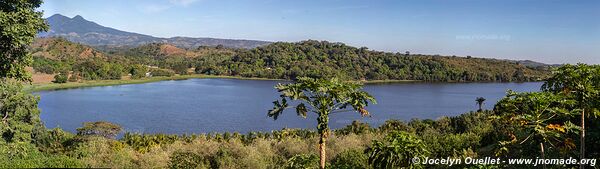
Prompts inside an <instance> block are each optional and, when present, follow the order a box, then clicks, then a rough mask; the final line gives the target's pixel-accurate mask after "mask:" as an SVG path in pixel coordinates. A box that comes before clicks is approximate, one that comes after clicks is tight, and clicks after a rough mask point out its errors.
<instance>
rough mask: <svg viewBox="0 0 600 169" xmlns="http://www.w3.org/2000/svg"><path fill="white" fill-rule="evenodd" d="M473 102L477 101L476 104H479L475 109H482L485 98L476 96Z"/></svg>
mask: <svg viewBox="0 0 600 169" xmlns="http://www.w3.org/2000/svg"><path fill="white" fill-rule="evenodd" d="M475 102H476V103H477V105H479V109H478V110H477V111H479V112H480V111H483V102H485V98H483V97H477V99H475Z"/></svg>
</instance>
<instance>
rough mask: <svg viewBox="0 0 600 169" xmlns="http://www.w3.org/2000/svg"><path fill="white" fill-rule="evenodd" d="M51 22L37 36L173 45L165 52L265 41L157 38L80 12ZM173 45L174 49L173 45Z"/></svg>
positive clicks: (97, 43) (102, 42) (55, 17)
mask: <svg viewBox="0 0 600 169" xmlns="http://www.w3.org/2000/svg"><path fill="white" fill-rule="evenodd" d="M46 21H47V22H48V24H49V25H50V30H48V32H42V33H40V34H38V36H39V37H53V36H60V37H64V38H66V39H69V40H71V41H74V42H80V43H83V44H88V45H92V46H102V45H115V46H139V45H142V44H148V43H155V42H161V43H171V44H172V45H174V46H165V49H164V50H166V51H168V52H175V53H178V51H180V50H178V49H176V48H179V47H181V48H195V47H198V46H217V45H224V46H226V47H232V48H253V47H257V46H261V45H264V44H268V43H269V42H266V41H252V40H233V39H213V38H187V37H180V38H158V37H153V36H149V35H143V34H138V33H133V32H126V31H121V30H118V29H114V28H110V27H105V26H102V25H100V24H97V23H95V22H94V21H89V20H86V19H84V18H83V17H82V16H81V15H76V16H75V17H73V18H69V17H66V16H64V15H61V14H54V15H52V16H51V17H48V18H47V19H46ZM173 47H175V48H173Z"/></svg>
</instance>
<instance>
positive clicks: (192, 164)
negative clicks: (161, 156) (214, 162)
mask: <svg viewBox="0 0 600 169" xmlns="http://www.w3.org/2000/svg"><path fill="white" fill-rule="evenodd" d="M206 164H207V161H206V160H205V159H204V157H202V156H201V155H199V154H196V153H193V152H182V151H176V152H174V153H173V154H172V155H171V160H170V161H169V168H173V169H176V168H204V167H207V165H206Z"/></svg>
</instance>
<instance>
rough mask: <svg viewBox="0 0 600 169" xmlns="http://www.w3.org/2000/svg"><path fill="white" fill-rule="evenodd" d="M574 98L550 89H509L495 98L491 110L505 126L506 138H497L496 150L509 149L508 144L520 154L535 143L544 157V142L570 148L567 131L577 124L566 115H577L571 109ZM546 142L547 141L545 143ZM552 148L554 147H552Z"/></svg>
mask: <svg viewBox="0 0 600 169" xmlns="http://www.w3.org/2000/svg"><path fill="white" fill-rule="evenodd" d="M574 103H575V101H574V100H570V99H568V98H566V97H565V96H564V95H562V94H553V93H550V92H531V93H515V92H512V91H509V93H508V94H507V96H506V97H505V98H503V99H502V100H500V101H498V103H497V104H496V106H495V108H494V111H495V112H496V113H497V114H498V116H496V119H497V120H498V121H499V122H501V124H505V125H504V126H502V127H499V128H503V129H508V130H509V133H507V134H509V135H510V137H509V139H510V140H508V141H501V142H500V146H501V147H500V149H499V151H498V153H499V154H501V153H507V152H509V151H510V150H509V148H508V146H517V147H515V150H518V151H520V152H521V153H516V154H521V155H525V156H526V155H528V153H527V149H531V148H530V147H531V145H533V146H534V147H535V146H536V145H539V152H540V156H541V158H542V159H544V158H545V157H546V150H547V149H545V147H546V145H551V146H554V147H553V148H556V149H563V150H571V149H572V148H574V146H575V145H574V144H573V139H571V138H569V134H570V133H576V131H577V130H578V129H579V127H578V126H576V125H575V124H573V123H571V122H570V121H569V120H570V118H572V117H574V116H576V115H577V112H574V111H571V110H570V109H571V107H573V105H574ZM547 143H548V144H547ZM556 149H554V150H556ZM544 167H545V166H544Z"/></svg>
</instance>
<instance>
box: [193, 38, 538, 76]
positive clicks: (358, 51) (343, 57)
mask: <svg viewBox="0 0 600 169" xmlns="http://www.w3.org/2000/svg"><path fill="white" fill-rule="evenodd" d="M199 60H200V62H199V66H198V68H199V69H200V70H198V72H200V73H208V74H225V75H241V76H248V77H267V78H281V79H293V78H295V77H299V76H311V77H339V78H344V79H353V80H362V79H365V80H424V81H444V82H445V81H469V82H470V81H534V80H540V79H543V78H545V77H546V76H547V75H548V74H549V71H548V68H547V67H543V66H542V67H537V68H531V67H526V66H524V65H520V64H518V63H516V62H514V61H505V60H497V59H482V58H471V57H455V56H452V57H446V56H427V55H412V54H406V53H388V52H378V51H372V50H368V49H367V48H364V47H363V48H355V47H351V46H347V45H345V44H342V43H330V42H326V41H314V40H309V41H302V42H297V43H287V42H278V43H273V44H270V45H267V46H264V47H258V48H254V49H251V50H246V51H243V52H240V53H238V54H236V55H234V56H232V57H227V56H207V57H203V58H200V59H199Z"/></svg>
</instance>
